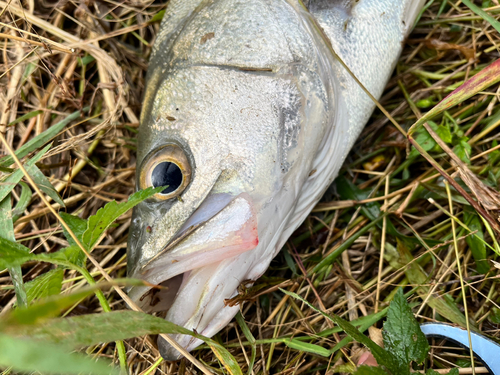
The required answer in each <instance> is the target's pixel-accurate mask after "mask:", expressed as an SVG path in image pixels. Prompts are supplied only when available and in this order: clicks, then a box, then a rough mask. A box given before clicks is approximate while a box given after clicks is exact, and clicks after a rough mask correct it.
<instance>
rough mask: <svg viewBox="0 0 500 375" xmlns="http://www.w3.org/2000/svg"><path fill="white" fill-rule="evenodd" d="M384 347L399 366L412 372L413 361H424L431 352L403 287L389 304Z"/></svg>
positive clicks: (384, 332)
mask: <svg viewBox="0 0 500 375" xmlns="http://www.w3.org/2000/svg"><path fill="white" fill-rule="evenodd" d="M383 337H384V347H385V349H386V350H388V351H390V352H391V353H392V354H393V355H394V356H396V358H397V360H398V363H399V367H400V368H401V369H402V371H404V372H405V373H406V372H407V373H409V372H410V364H411V362H416V363H418V364H420V363H422V362H423V361H424V360H425V358H426V357H427V353H428V352H429V343H428V342H427V339H426V338H425V335H424V334H423V333H422V330H421V329H420V326H419V325H418V323H417V321H416V320H415V317H414V316H413V313H412V311H411V309H410V306H408V303H407V302H406V298H405V296H404V294H403V289H401V288H398V291H397V292H396V294H395V296H394V299H393V300H392V301H391V304H390V305H389V311H388V312H387V320H386V321H385V323H384V331H383Z"/></svg>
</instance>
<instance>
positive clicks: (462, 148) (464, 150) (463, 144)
mask: <svg viewBox="0 0 500 375" xmlns="http://www.w3.org/2000/svg"><path fill="white" fill-rule="evenodd" d="M468 140H469V138H467V137H463V138H460V141H459V143H458V144H457V145H456V146H455V147H453V152H455V154H456V155H457V156H458V157H459V158H460V160H462V161H463V162H464V163H467V164H470V154H471V152H472V147H471V145H470V144H468V143H467V141H468Z"/></svg>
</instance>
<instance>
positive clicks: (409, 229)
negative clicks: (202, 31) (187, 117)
mask: <svg viewBox="0 0 500 375" xmlns="http://www.w3.org/2000/svg"><path fill="white" fill-rule="evenodd" d="M8 3H10V5H9V6H8V7H6V5H7V2H2V1H0V9H2V11H1V19H0V21H1V22H2V23H1V24H0V26H1V28H2V30H1V33H0V37H1V40H2V44H1V46H2V56H1V57H0V59H1V61H2V64H1V66H0V85H1V87H2V89H1V90H0V103H1V104H0V105H1V108H2V110H1V112H0V118H1V120H0V131H1V132H3V133H4V134H5V140H6V144H8V145H10V146H11V147H12V148H13V149H14V150H18V149H19V148H20V147H21V146H22V145H23V144H26V142H27V141H29V140H30V139H33V138H34V137H35V136H37V135H39V134H41V133H42V132H44V131H45V130H47V129H49V128H51V127H52V126H54V125H55V124H56V123H58V122H59V121H61V120H63V119H65V118H67V117H68V116H69V115H70V114H71V113H75V112H76V115H75V116H74V117H73V119H72V120H71V121H70V122H69V124H68V125H67V126H66V127H65V128H64V130H63V131H61V132H59V134H58V135H57V136H56V137H55V138H54V139H53V141H52V142H53V143H52V147H51V148H50V150H49V151H48V152H47V153H46V154H44V155H43V156H42V157H41V159H40V160H39V161H38V163H37V166H38V168H39V170H40V171H42V172H43V173H44V174H45V175H46V176H47V177H49V180H50V182H51V183H52V185H53V186H54V187H55V189H56V190H57V191H58V192H59V193H60V195H61V197H62V199H63V200H64V203H65V207H62V206H61V204H60V203H53V202H51V204H52V207H53V208H54V209H55V210H56V211H58V212H67V213H71V214H73V215H78V216H79V217H82V218H88V217H89V216H90V215H93V214H95V213H96V212H97V210H98V209H99V208H100V207H102V206H103V205H104V204H105V203H107V202H109V201H111V200H117V201H124V200H126V199H127V198H128V197H129V196H130V195H131V194H132V193H133V190H134V186H135V183H134V175H135V148H136V133H137V127H138V122H139V120H138V117H139V114H140V109H141V100H142V96H143V92H144V84H145V75H146V70H147V66H148V57H149V54H150V52H151V46H152V44H153V43H154V40H155V37H156V34H157V32H158V28H159V20H160V19H161V15H162V10H163V9H165V7H166V1H159V2H155V1H149V0H124V1H118V2H117V1H110V0H109V1H106V0H102V1H92V0H90V1H78V0H75V1H57V2H56V1H50V0H47V1H32V0H28V1H23V2H22V10H21V8H20V7H21V3H20V1H19V0H12V1H8ZM468 4H470V1H464V2H463V3H461V2H460V1H458V2H453V1H446V0H435V1H434V0H432V1H429V2H428V5H427V6H426V8H425V10H424V11H423V14H422V16H421V18H420V20H419V21H418V23H417V25H416V27H415V29H414V31H413V32H412V34H411V36H410V37H409V39H408V40H407V42H406V44H405V48H404V51H403V54H402V56H401V58H400V60H399V62H398V65H397V68H396V71H395V73H394V75H393V77H392V78H391V80H390V81H389V83H388V85H387V87H386V90H385V93H384V95H383V97H382V98H381V100H380V103H381V105H382V106H383V107H384V108H385V109H386V110H387V111H388V112H389V113H390V115H391V116H392V117H393V118H394V119H395V121H396V122H397V123H398V124H399V125H400V126H401V128H402V129H403V131H408V129H409V128H410V126H411V125H412V124H414V123H415V122H416V120H417V119H418V118H420V117H421V116H422V115H425V113H427V112H428V111H429V110H431V109H432V108H433V107H434V106H435V105H436V104H437V103H438V102H439V101H440V100H441V99H442V98H443V97H445V96H446V95H447V94H449V93H451V92H452V91H453V90H454V89H456V88H457V87H459V86H460V85H461V84H462V83H463V82H464V81H466V80H468V79H470V78H473V77H474V76H476V74H478V73H479V72H481V71H482V70H483V69H485V68H486V67H488V66H489V65H490V64H491V63H492V62H494V61H495V60H496V59H498V58H499V53H500V50H499V48H500V47H499V46H500V38H499V34H498V31H497V30H499V29H498V27H499V25H500V24H499V23H498V21H496V18H498V16H499V14H500V5H499V3H498V1H497V0H483V1H482V2H481V1H476V2H475V4H476V8H478V9H479V12H477V10H476V12H473V11H471V9H470V8H469V7H468V6H467V5H468ZM472 5H474V3H472ZM474 9H475V8H474ZM481 11H482V12H483V13H481ZM477 13H478V14H477ZM488 17H489V18H488ZM495 27H497V29H495ZM497 89H498V85H496V84H494V85H492V86H490V87H488V88H485V89H482V90H479V93H477V95H474V96H472V97H471V98H470V99H467V100H465V101H463V102H461V103H460V104H458V105H456V106H454V107H452V108H450V109H448V110H447V111H445V112H444V113H442V114H439V115H438V116H436V117H434V118H433V119H432V120H433V122H429V123H428V124H429V125H428V126H429V127H430V129H432V130H434V132H435V134H436V137H437V138H438V139H437V141H438V142H436V140H435V139H434V138H433V137H432V136H431V135H429V133H428V132H427V131H425V130H423V128H422V127H421V128H419V129H418V130H417V131H416V133H414V139H415V140H416V142H417V143H418V144H420V145H421V146H422V147H423V149H424V150H425V151H427V152H428V155H429V157H428V158H427V159H426V158H424V157H423V156H421V155H420V153H419V151H418V150H416V149H415V148H414V147H410V145H409V143H408V142H407V138H406V137H405V136H404V135H403V134H402V133H401V131H399V130H397V129H396V127H395V126H394V125H393V124H392V123H391V122H390V121H389V120H388V119H387V117H386V116H385V115H383V114H382V112H381V111H380V110H376V111H375V113H374V114H373V116H372V118H371V119H370V121H369V123H368V125H367V127H366V129H365V131H364V132H363V134H362V135H361V137H360V138H359V140H358V141H357V143H356V145H355V147H354V149H353V150H352V151H351V153H350V155H349V157H348V158H347V161H346V163H345V165H344V167H343V169H342V170H341V172H340V177H339V178H338V179H337V181H336V183H334V185H333V186H332V188H331V189H330V190H329V191H328V193H327V195H326V196H325V198H324V199H323V200H322V202H321V203H320V204H318V206H317V207H316V208H315V209H314V210H313V212H312V213H311V215H310V216H309V217H308V219H307V220H306V221H305V222H304V224H303V225H302V226H301V227H300V228H299V229H298V230H297V231H296V232H295V233H294V234H293V236H292V237H291V238H290V240H289V241H288V243H287V245H286V246H285V248H284V249H283V251H282V252H281V253H280V254H279V255H278V256H277V257H276V259H275V260H274V261H273V263H272V264H271V267H270V268H269V270H268V271H267V272H266V274H265V275H264V276H263V277H262V278H261V279H260V280H258V281H257V282H256V284H255V286H254V287H253V288H249V289H247V288H245V287H244V286H242V287H241V290H240V295H239V296H238V297H237V299H236V300H234V301H231V302H232V303H237V302H238V303H240V304H241V314H242V316H243V318H244V319H240V320H239V322H237V321H236V320H233V322H232V323H231V324H229V325H228V326H227V327H226V328H225V329H224V330H223V331H222V332H221V333H219V334H218V335H217V336H216V337H215V340H216V341H218V342H220V343H221V344H223V346H224V347H226V348H227V349H229V351H230V352H231V353H232V355H233V356H234V357H235V358H236V360H237V361H238V364H239V366H240V367H241V369H242V371H243V372H245V373H246V372H247V371H248V363H249V361H250V358H251V348H252V345H251V344H250V343H249V342H248V339H249V338H250V340H253V339H252V336H253V337H254V338H255V340H256V349H257V352H256V353H257V356H256V360H255V366H254V369H253V373H254V374H306V373H311V374H324V373H325V372H326V373H329V374H331V373H335V372H336V371H341V372H352V366H353V364H357V363H358V360H359V358H360V357H361V356H362V355H363V353H364V350H365V349H363V346H361V345H359V344H356V343H354V344H353V343H350V344H347V345H346V346H344V347H343V348H342V349H341V350H336V351H334V352H332V353H331V355H330V356H329V357H324V356H321V355H318V354H314V353H310V352H308V351H307V350H303V348H302V349H301V348H300V347H299V348H297V347H293V345H289V346H287V345H285V344H284V343H283V341H284V340H283V338H285V337H290V336H293V337H295V338H297V337H306V338H307V339H308V342H310V343H313V344H315V345H319V346H322V347H324V348H326V349H328V350H330V349H332V348H333V347H334V346H335V345H336V344H337V343H338V342H339V341H340V340H341V339H342V338H344V337H345V334H344V333H343V332H341V331H340V330H338V331H333V332H332V330H331V328H332V327H333V324H332V323H331V322H330V321H329V320H327V319H325V318H323V317H322V316H321V315H320V314H318V313H317V312H316V311H315V310H313V309H311V308H309V307H308V306H306V305H304V304H303V303H302V302H300V301H299V300H294V299H293V298H291V297H289V296H286V295H285V294H284V293H283V292H281V291H280V290H279V288H283V289H286V290H289V291H292V292H295V293H297V294H299V295H300V296H302V297H304V298H307V300H308V301H310V302H311V303H312V304H313V305H314V306H316V308H318V309H320V310H323V311H325V312H327V313H330V314H335V315H337V316H341V317H343V318H345V319H347V320H349V321H355V320H356V319H358V318H361V317H365V316H366V317H368V320H370V319H372V318H373V319H372V322H371V323H370V325H372V328H371V329H370V330H369V335H370V337H371V338H372V339H373V340H374V341H376V342H380V329H381V328H382V323H383V320H384V319H383V317H382V316H380V315H374V314H375V313H377V312H380V311H383V309H384V308H385V307H387V305H388V303H389V302H390V301H391V300H392V298H393V297H394V295H395V293H396V291H397V289H398V288H399V287H403V288H404V292H405V293H407V294H408V296H409V302H410V306H411V307H412V309H413V312H414V314H415V316H416V318H417V320H418V321H419V322H429V321H435V320H441V321H447V322H454V323H456V324H461V323H462V324H465V319H466V317H468V319H469V322H470V325H471V326H472V327H477V329H479V330H480V331H481V332H482V333H483V334H485V335H488V336H490V337H492V338H495V337H496V338H498V337H499V335H500V331H499V327H500V308H499V303H500V296H499V292H498V290H499V289H498V285H499V284H498V269H499V265H498V263H496V262H495V260H496V259H497V257H498V254H500V247H499V244H498V242H497V239H496V236H498V232H497V229H496V228H495V226H496V227H497V228H498V218H499V212H500V200H499V199H498V195H497V193H496V191H497V190H498V187H499V182H500V150H499V147H498V144H497V141H498V140H499V138H500V136H499V134H498V130H497V128H498V126H499V125H500V111H499V110H498V109H499V106H498V93H499V91H498V90H497ZM471 90H473V88H471ZM87 108H90V111H89V110H88V109H87ZM78 111H80V114H79V113H78ZM50 138H52V137H50ZM44 143H46V142H44ZM438 143H439V144H438ZM6 144H3V148H2V153H3V154H8V153H9V150H8V147H7V146H6ZM42 144H43V143H42ZM447 148H448V149H447ZM452 152H453V153H454V154H455V155H456V157H455V161H453V160H452V157H450V153H452ZM29 157H31V155H30V156H29ZM429 158H431V159H432V160H431V159H429ZM429 161H434V162H435V163H434V165H432V164H431V163H430V162H429ZM0 166H2V169H1V170H2V173H3V177H2V178H3V179H4V180H3V183H2V184H3V185H4V186H5V185H6V184H8V181H6V180H5V178H6V177H7V176H9V175H10V174H11V172H12V170H11V169H9V168H7V167H9V166H10V167H12V168H14V167H15V165H11V164H7V165H4V164H0ZM438 169H441V170H446V171H447V173H449V175H451V177H452V179H454V181H456V182H457V183H458V187H462V190H463V191H462V193H460V192H459V191H457V190H456V189H455V188H454V187H453V186H452V187H449V185H448V184H447V183H445V179H443V177H442V175H441V174H440V173H439V171H438ZM27 182H29V181H27ZM27 189H30V188H28V186H27V185H26V186H24V185H23V187H22V186H20V185H18V186H17V187H16V188H15V189H14V190H13V191H12V196H13V204H14V205H16V204H17V202H19V201H21V203H26V206H25V207H24V205H23V204H20V206H23V207H22V208H21V209H20V210H19V206H18V211H16V212H15V213H16V214H17V215H18V216H19V217H18V218H17V220H16V221H15V224H14V234H15V238H16V240H17V241H18V242H19V243H21V244H23V245H24V246H26V247H28V248H29V249H31V250H33V251H34V252H35V253H37V254H38V253H40V254H41V253H53V252H55V251H58V250H59V249H61V248H64V247H65V246H67V245H68V241H67V239H66V237H65V236H64V234H63V228H62V227H61V225H60V223H59V221H58V219H57V218H56V217H55V216H54V215H53V214H51V213H50V211H49V209H48V208H46V204H45V203H44V202H42V201H41V199H40V198H39V195H38V194H37V193H36V192H35V191H33V196H32V197H31V198H26V197H25V198H23V192H24V193H25V194H28V190H27ZM30 190H34V189H30ZM0 191H1V189H0ZM3 197H4V196H3ZM9 199H10V198H9ZM49 200H50V198H49ZM476 202H478V203H476ZM473 206H475V207H473ZM477 210H479V211H477ZM2 212H3V216H5V215H7V213H6V211H2ZM478 212H479V213H478ZM130 214H131V212H130V211H129V212H128V213H127V214H125V215H123V216H121V217H120V219H119V220H118V221H117V225H116V226H114V227H112V228H110V229H109V230H108V231H107V232H106V235H105V238H104V239H103V240H102V241H101V242H100V244H99V245H98V246H97V247H96V248H95V249H94V250H93V252H92V256H93V258H94V259H96V260H97V261H98V262H99V264H100V266H101V267H102V268H104V270H105V271H106V272H107V273H108V274H109V276H110V277H111V278H113V279H118V278H123V277H125V276H126V241H127V231H128V228H129V225H130ZM5 217H6V216H5ZM452 218H453V220H452ZM2 220H3V219H2ZM2 223H5V221H2ZM497 238H498V237H497ZM381 254H382V255H381ZM457 255H458V257H457ZM86 267H87V269H88V270H89V271H90V273H91V274H92V276H93V277H94V278H95V280H96V281H100V280H102V279H103V277H102V275H101V273H100V272H99V271H98V270H97V268H95V267H94V265H92V264H91V263H90V262H89V261H87V262H86ZM49 271H50V272H52V273H51V274H50V275H57V277H59V275H60V276H62V275H63V281H62V293H69V292H74V291H76V290H79V289H80V288H82V287H83V286H85V285H86V283H87V281H85V279H84V278H83V277H82V276H80V275H79V274H78V273H76V272H75V271H72V270H69V269H65V270H62V268H60V267H59V268H57V270H56V266H55V265H53V264H51V263H48V262H38V261H29V262H27V263H25V264H24V265H23V266H22V274H23V280H24V282H25V283H28V282H30V281H31V280H34V279H35V278H36V277H37V276H39V275H42V274H45V273H47V272H49ZM49 279H50V278H49ZM50 280H54V277H52V279H50ZM0 283H1V284H0V307H1V308H2V311H1V312H0V319H1V317H2V315H3V316H7V315H8V313H9V311H10V310H12V309H13V305H14V304H15V302H16V297H15V293H14V290H13V289H14V287H13V282H12V280H11V277H10V276H9V273H8V271H7V270H4V271H1V272H0ZM51 283H52V281H51ZM26 285H28V284H26ZM50 285H54V288H55V289H52V290H50V288H49V287H48V286H45V287H44V288H42V289H43V291H42V292H40V293H38V294H33V292H32V293H31V296H35V299H36V298H37V297H40V296H43V295H44V293H45V295H48V294H54V293H56V294H57V293H59V288H60V287H61V283H60V282H59V284H58V283H57V281H56V282H55V283H54V284H50ZM464 295H465V299H464V298H463V296H464ZM28 296H30V293H28ZM104 296H105V298H106V299H107V300H108V303H109V305H110V307H111V309H112V310H124V309H126V304H125V303H124V302H123V300H122V299H121V297H120V296H119V295H118V294H117V293H116V292H115V291H114V289H109V288H108V289H106V290H105V292H104ZM95 312H97V313H99V312H102V307H101V305H100V303H99V301H98V298H96V297H92V296H90V297H87V298H85V299H82V300H81V301H79V302H77V303H74V304H73V305H72V306H71V307H70V308H68V309H66V310H65V311H64V313H63V315H64V316H74V315H82V314H88V313H95ZM243 321H244V322H246V324H245V323H243ZM367 332H368V331H367ZM432 344H433V346H432V350H431V355H430V357H429V359H428V360H427V361H426V367H427V368H434V369H448V368H452V367H455V366H461V367H464V368H466V369H467V368H470V357H469V356H468V352H467V351H460V350H456V349H454V348H451V347H450V346H449V345H448V344H446V346H444V345H445V343H443V342H442V341H439V340H436V341H435V342H433V343H432ZM124 345H125V350H126V359H127V363H128V366H129V368H130V373H133V374H153V373H157V374H194V373H198V372H199V370H197V369H196V367H195V366H194V365H193V364H192V363H191V362H190V361H188V360H186V359H184V360H181V361H179V362H175V363H166V362H162V361H161V359H160V357H159V353H158V351H157V350H156V349H155V347H154V345H151V344H150V341H148V340H147V339H145V338H144V336H143V337H141V338H137V339H129V340H126V341H125V342H124ZM87 353H94V354H95V355H97V356H100V357H108V358H111V359H113V360H114V361H115V363H116V364H117V365H118V351H117V350H116V346H115V343H113V342H112V343H109V344H103V345H95V346H93V347H91V348H89V349H87ZM193 355H194V356H195V357H196V358H197V359H198V360H200V361H201V362H202V363H203V364H204V365H205V366H206V367H208V368H211V369H212V370H213V371H215V372H217V373H224V372H225V371H226V370H224V367H223V366H222V365H221V364H220V362H219V360H218V359H217V357H216V356H215V355H214V354H213V352H212V351H211V350H210V349H209V348H206V347H205V348H204V347H202V348H200V349H198V350H195V351H194V352H193ZM365 357H366V355H365ZM416 368H417V367H415V369H416ZM446 371H447V370H446ZM446 371H444V370H443V371H442V373H445V372H446ZM463 371H464V372H461V373H471V372H467V371H469V370H463ZM481 371H482V370H477V371H476V373H481Z"/></svg>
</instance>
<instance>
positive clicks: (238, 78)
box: [128, 0, 423, 360]
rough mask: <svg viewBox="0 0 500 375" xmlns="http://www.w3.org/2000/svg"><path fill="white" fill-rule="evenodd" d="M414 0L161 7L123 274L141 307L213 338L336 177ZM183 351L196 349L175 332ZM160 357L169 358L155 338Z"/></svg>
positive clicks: (214, 1)
mask: <svg viewBox="0 0 500 375" xmlns="http://www.w3.org/2000/svg"><path fill="white" fill-rule="evenodd" d="M422 5H423V0H413V1H412V0H357V1H355V0H352V1H351V0H330V1H327V0H316V1H310V2H309V4H308V6H309V11H307V10H306V9H305V8H304V6H303V5H302V4H301V3H299V2H298V1H297V0H253V1H248V0H171V1H170V2H169V5H168V7H167V10H166V13H165V17H164V20H163V22H162V24H161V28H160V32H159V34H158V38H157V41H156V43H155V46H154V50H153V55H152V57H151V61H150V67H149V71H148V79H147V88H146V94H145V99H144V104H143V110H142V115H141V125H140V128H139V140H138V153H137V165H138V171H137V188H138V189H141V188H146V187H148V186H151V185H153V186H167V185H168V186H169V188H168V189H165V190H164V191H163V192H162V193H159V194H157V195H156V196H155V197H154V198H151V199H149V200H147V201H145V202H142V203H141V204H139V205H138V206H137V207H136V208H135V209H134V214H133V219H132V226H131V230H130V235H129V248H128V273H129V275H130V276H131V277H139V278H142V279H145V280H147V281H149V282H151V283H154V284H161V285H162V286H164V287H166V288H165V289H162V290H161V291H157V290H152V289H150V288H148V287H134V288H132V290H130V292H129V294H130V296H131V298H132V299H133V300H134V301H135V302H136V303H137V304H138V305H139V306H141V307H142V308H143V309H144V310H145V311H149V312H153V311H165V312H166V319H167V320H169V321H172V322H174V323H176V324H179V325H181V326H184V327H186V328H188V329H195V330H196V331H197V332H198V333H201V334H203V335H206V336H212V335H214V334H215V333H217V332H218V331H219V330H220V329H222V328H223V327H224V326H225V325H226V324H227V323H229V321H230V320H231V319H232V318H233V317H234V315H235V314H236V313H237V312H238V306H234V307H229V306H225V305H224V299H226V298H231V297H233V296H234V295H235V294H237V288H238V286H239V285H240V284H241V283H242V282H243V281H245V280H256V279H257V278H259V277H260V276H261V275H262V274H263V273H264V272H265V270H266V269H267V267H268V266H269V264H270V262H271V260H272V259H273V257H274V256H275V255H276V254H277V252H278V251H279V250H280V249H281V247H282V246H283V245H284V243H285V242H286V240H287V239H288V237H289V236H290V235H291V234H292V232H293V231H294V230H295V229H296V228H297V227H298V226H299V225H300V224H301V223H302V221H303V220H304V219H305V218H306V216H307V215H308V214H309V212H310V211H311V209H312V208H313V207H314V205H315V204H316V203H317V201H318V200H319V199H320V198H321V196H322V194H323V193H324V191H325V190H326V189H327V187H328V186H329V185H330V184H331V182H332V181H333V179H334V178H335V177H336V175H337V173H338V171H339V169H340V167H341V165H342V163H343V161H344V159H345V157H346V156H347V153H348V152H349V150H350V148H351V146H352V145H353V143H354V141H355V140H356V138H357V136H358V135H359V133H360V131H361V129H362V128H363V126H364V125H365V123H366V122H367V120H368V118H369V116H370V114H371V112H372V110H373V108H374V103H373V102H372V100H371V99H370V98H369V97H368V96H367V95H366V94H365V93H364V92H363V91H362V89H361V88H360V87H359V85H358V84H357V83H356V82H355V81H354V80H353V79H352V78H351V76H350V75H349V73H348V72H347V71H346V70H345V69H344V68H343V67H342V66H341V64H340V62H339V61H338V60H337V59H336V58H335V57H334V54H333V53H332V47H333V50H334V51H335V52H336V53H337V54H338V55H339V56H340V57H341V58H342V60H344V62H345V63H346V64H347V65H348V66H349V67H350V69H351V71H352V72H353V73H354V74H355V75H356V76H357V77H358V78H359V79H360V81H361V82H362V83H363V84H364V86H365V87H366V88H367V89H368V90H369V91H370V92H371V93H372V94H373V95H374V96H375V97H377V98H378V97H379V96H380V95H381V93H382V90H383V88H384V86H385V84H386V82H387V80H388V78H389V76H390V74H391V72H392V70H393V67H394V64H395V63H396V60H397V58H398V56H399V54H400V53H401V49H402V43H403V41H404V38H405V36H406V35H407V33H408V31H409V29H410V27H411V25H412V24H413V22H414V19H415V17H416V15H417V12H418V11H419V9H420V8H421V6H422ZM174 339H175V340H177V341H178V342H179V343H180V344H181V345H182V346H184V347H185V348H187V349H188V350H191V349H193V348H194V347H196V346H197V345H199V344H200V342H199V341H198V340H193V339H192V338H191V337H188V336H184V335H178V336H175V337H174ZM159 346H160V351H161V353H162V355H163V356H164V357H165V358H166V359H171V360H172V359H176V358H178V356H179V353H178V352H177V351H176V350H175V349H173V348H171V347H170V346H169V345H168V344H167V343H166V342H164V341H163V340H161V341H160V342H159Z"/></svg>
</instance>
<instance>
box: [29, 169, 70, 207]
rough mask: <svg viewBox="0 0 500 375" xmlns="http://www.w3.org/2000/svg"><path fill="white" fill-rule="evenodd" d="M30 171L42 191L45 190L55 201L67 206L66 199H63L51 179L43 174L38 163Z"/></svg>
mask: <svg viewBox="0 0 500 375" xmlns="http://www.w3.org/2000/svg"><path fill="white" fill-rule="evenodd" d="M29 172H30V176H31V178H33V181H35V183H36V185H37V186H38V187H39V188H40V190H41V191H43V192H44V193H45V194H47V195H48V196H49V197H51V198H52V199H53V200H54V202H56V203H59V204H60V205H61V206H62V207H66V206H65V205H64V201H63V200H62V198H61V196H60V195H59V193H58V192H57V190H56V189H55V188H54V186H53V185H52V184H51V183H50V181H49V179H48V178H47V177H46V176H45V175H44V174H43V172H42V171H41V170H40V169H38V167H37V166H36V165H34V166H33V169H32V170H31V171H29Z"/></svg>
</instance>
